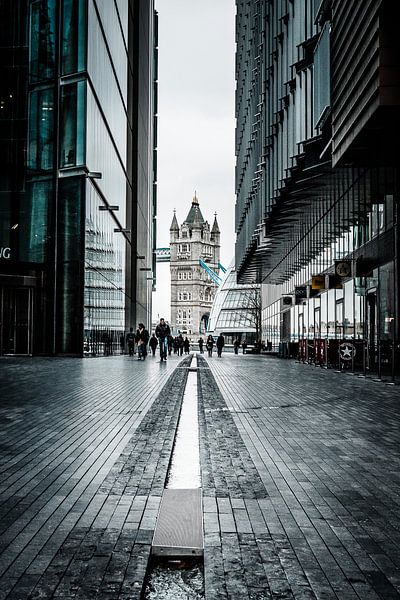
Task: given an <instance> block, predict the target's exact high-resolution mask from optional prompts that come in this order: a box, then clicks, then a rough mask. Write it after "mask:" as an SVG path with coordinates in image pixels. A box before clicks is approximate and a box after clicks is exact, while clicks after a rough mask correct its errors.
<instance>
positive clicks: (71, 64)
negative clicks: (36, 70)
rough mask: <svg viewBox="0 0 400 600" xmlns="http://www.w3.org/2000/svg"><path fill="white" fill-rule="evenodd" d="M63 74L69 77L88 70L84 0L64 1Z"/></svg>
mask: <svg viewBox="0 0 400 600" xmlns="http://www.w3.org/2000/svg"><path fill="white" fill-rule="evenodd" d="M61 61H62V73H63V75H68V74H70V73H76V72H80V71H83V70H84V69H85V68H86V7H85V1H84V0H63V4H62V47H61Z"/></svg>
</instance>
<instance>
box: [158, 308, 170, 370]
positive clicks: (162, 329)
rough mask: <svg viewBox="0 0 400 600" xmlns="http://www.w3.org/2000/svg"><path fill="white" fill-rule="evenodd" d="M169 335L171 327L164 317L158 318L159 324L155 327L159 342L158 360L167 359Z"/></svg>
mask: <svg viewBox="0 0 400 600" xmlns="http://www.w3.org/2000/svg"><path fill="white" fill-rule="evenodd" d="M169 335H171V329H170V328H169V325H168V323H166V322H165V319H162V318H161V319H160V322H159V324H158V325H157V327H156V336H157V337H158V339H159V342H160V362H162V361H163V360H165V361H166V360H167V351H168V336H169Z"/></svg>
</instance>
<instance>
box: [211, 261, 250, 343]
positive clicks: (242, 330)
mask: <svg viewBox="0 0 400 600" xmlns="http://www.w3.org/2000/svg"><path fill="white" fill-rule="evenodd" d="M260 329H261V295H260V286H259V285H257V284H254V285H253V284H252V285H249V284H245V285H240V284H239V283H237V276H236V270H235V265H234V264H231V265H230V266H229V267H228V269H227V271H226V273H225V275H224V277H223V279H222V282H221V285H220V286H219V288H218V289H217V291H216V294H215V298H214V302H213V305H212V308H211V313H210V318H209V321H208V328H207V333H211V335H213V336H214V337H218V336H219V335H220V334H222V335H223V336H224V338H225V344H233V342H234V341H235V340H240V342H241V343H243V341H246V343H247V344H254V343H255V342H256V341H257V339H258V338H259V337H260V333H261V332H260Z"/></svg>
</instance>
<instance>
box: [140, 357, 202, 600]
mask: <svg viewBox="0 0 400 600" xmlns="http://www.w3.org/2000/svg"><path fill="white" fill-rule="evenodd" d="M186 368H188V377H187V382H186V387H185V392H184V396H183V400H182V407H181V412H180V417H179V422H178V426H177V430H176V433H175V440H174V447H173V451H172V456H171V461H170V465H169V469H168V474H167V478H166V484H165V489H164V493H163V496H162V499H161V505H160V510H159V513H158V517H157V524H156V529H155V532H154V537H153V544H152V557H151V564H150V570H149V574H148V577H147V583H146V587H145V592H144V598H145V599H147V600H156V599H159V600H161V599H162V600H188V599H194V600H197V599H201V598H204V575H203V548H204V542H203V519H202V514H203V507H202V493H201V475H200V452H199V424H198V414H197V411H198V402H197V369H196V368H194V367H186Z"/></svg>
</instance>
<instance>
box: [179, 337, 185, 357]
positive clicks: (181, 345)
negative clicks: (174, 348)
mask: <svg viewBox="0 0 400 600" xmlns="http://www.w3.org/2000/svg"><path fill="white" fill-rule="evenodd" d="M183 341H184V340H183V335H182V334H181V333H180V334H179V335H178V354H179V356H182V354H183Z"/></svg>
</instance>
